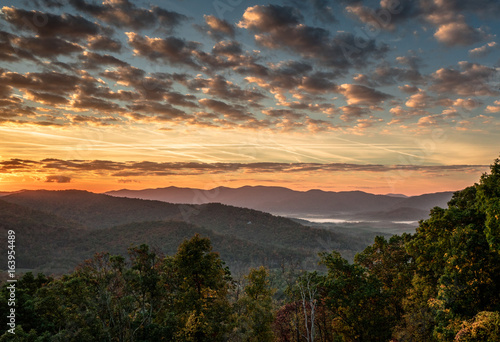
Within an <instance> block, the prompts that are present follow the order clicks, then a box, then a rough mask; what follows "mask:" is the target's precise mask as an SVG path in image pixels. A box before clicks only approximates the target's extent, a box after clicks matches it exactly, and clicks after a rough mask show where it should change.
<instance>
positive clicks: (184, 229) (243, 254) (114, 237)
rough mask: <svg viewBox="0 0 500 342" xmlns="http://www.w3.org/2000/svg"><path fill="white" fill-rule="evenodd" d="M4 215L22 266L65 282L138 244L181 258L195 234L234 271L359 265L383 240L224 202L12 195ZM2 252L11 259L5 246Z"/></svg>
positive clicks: (2, 205)
mask: <svg viewBox="0 0 500 342" xmlns="http://www.w3.org/2000/svg"><path fill="white" fill-rule="evenodd" d="M6 201H8V202H6ZM0 215H1V217H0V218H2V220H1V222H0V231H1V232H4V233H2V234H3V236H6V232H7V231H8V230H10V229H12V230H14V231H16V234H17V239H18V246H17V251H18V254H19V255H20V257H19V260H18V267H19V268H21V269H22V270H23V271H29V270H33V271H34V272H40V271H42V272H45V273H47V274H52V273H55V274H57V275H60V274H62V273H66V272H68V271H70V270H71V269H73V268H74V267H75V266H76V265H77V264H78V263H79V262H80V261H81V260H84V259H87V258H90V257H92V255H93V254H94V253H97V252H102V251H109V252H111V253H113V254H120V255H126V253H127V248H128V247H129V246H130V245H141V244H148V245H150V246H151V247H152V248H154V249H155V250H156V251H158V252H161V253H164V254H173V253H175V251H176V249H177V246H178V245H179V244H180V243H181V242H182V241H183V240H184V239H186V238H189V237H192V236H193V235H194V234H195V233H199V234H202V235H203V236H205V237H208V238H210V239H211V241H212V243H213V245H214V246H215V248H216V250H217V251H218V252H220V254H221V256H222V257H223V258H224V260H225V261H226V263H227V264H228V265H229V266H230V267H231V269H232V270H233V271H236V270H244V271H245V272H246V270H247V269H248V267H255V266H260V265H265V266H267V267H279V266H280V265H281V264H282V263H283V262H284V260H287V262H292V261H294V262H300V263H301V264H303V267H305V268H317V261H318V260H319V258H318V256H317V254H318V252H321V251H326V250H331V249H335V250H338V251H340V252H341V253H342V255H343V256H345V257H347V258H349V259H350V260H352V259H353V258H354V255H355V254H356V253H357V252H359V251H361V250H363V248H365V247H366V246H367V245H368V244H369V243H370V242H371V240H372V239H373V237H374V236H375V235H376V233H375V232H370V233H364V234H360V235H356V234H355V233H353V232H345V233H344V232H342V231H340V230H337V231H331V230H327V229H321V228H310V227H307V226H304V225H302V224H300V223H297V222H294V221H292V220H290V219H287V218H284V217H278V216H274V215H271V214H268V213H263V212H259V211H256V210H251V209H244V208H237V207H232V206H227V205H222V204H217V203H211V204H204V205H179V204H170V203H164V202H160V201H149V200H139V199H129V198H116V197H111V196H107V195H101V194H94V193H91V192H86V191H76V190H68V191H24V192H19V193H15V194H12V195H9V196H5V197H2V200H0ZM0 253H4V254H5V253H6V245H5V244H4V245H2V246H0ZM5 267H6V265H3V266H1V268H2V269H5ZM238 272H239V271H238Z"/></svg>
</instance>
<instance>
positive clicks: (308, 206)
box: [107, 186, 453, 219]
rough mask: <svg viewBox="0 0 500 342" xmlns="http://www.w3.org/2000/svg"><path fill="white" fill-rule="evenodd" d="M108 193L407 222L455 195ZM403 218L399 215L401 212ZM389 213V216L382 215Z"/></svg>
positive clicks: (247, 189)
mask: <svg viewBox="0 0 500 342" xmlns="http://www.w3.org/2000/svg"><path fill="white" fill-rule="evenodd" d="M107 194H109V195H111V196H115V197H130V198H141V199H154V200H159V201H166V202H171V203H186V204H203V203H213V202H217V203H222V204H227V205H233V206H238V207H244V208H249V209H255V210H261V211H265V212H269V213H273V214H278V215H285V216H287V215H290V216H295V217H300V216H301V215H322V216H327V217H332V216H335V217H339V218H341V217H345V218H348V217H353V216H355V215H359V214H364V216H369V215H368V214H371V213H376V214H377V215H375V216H379V217H384V216H385V217H391V218H395V219H403V217H407V216H412V217H417V216H416V215H417V213H422V211H423V212H425V215H423V217H417V219H423V218H425V217H426V216H427V213H428V212H429V210H430V209H431V208H433V207H434V206H441V207H446V203H447V202H448V201H449V200H450V199H451V196H452V194H453V193H452V192H442V193H435V194H426V195H421V196H413V197H406V196H401V195H397V196H396V195H392V194H389V195H373V194H369V193H366V192H362V191H343V192H333V191H322V190H309V191H294V190H291V189H287V188H282V187H265V186H254V187H252V186H244V187H241V188H235V189H233V188H226V187H218V188H214V189H211V190H200V189H190V188H176V187H168V188H158V189H145V190H126V189H123V190H118V191H110V192H108V193H107ZM400 208H407V209H408V210H409V211H410V212H412V214H411V215H410V214H409V212H408V210H406V211H405V210H400V212H401V213H402V216H397V215H396V214H395V213H397V212H398V211H397V209H400ZM384 212H387V214H385V215H384V214H382V213H384Z"/></svg>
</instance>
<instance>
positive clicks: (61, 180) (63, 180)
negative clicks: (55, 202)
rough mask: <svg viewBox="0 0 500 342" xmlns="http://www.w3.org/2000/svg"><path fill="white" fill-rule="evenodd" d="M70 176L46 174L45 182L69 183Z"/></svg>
mask: <svg viewBox="0 0 500 342" xmlns="http://www.w3.org/2000/svg"><path fill="white" fill-rule="evenodd" d="M70 182H71V177H67V176H47V178H46V179H45V183H70Z"/></svg>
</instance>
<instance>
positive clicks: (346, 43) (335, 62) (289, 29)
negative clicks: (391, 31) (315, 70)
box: [238, 5, 388, 68]
mask: <svg viewBox="0 0 500 342" xmlns="http://www.w3.org/2000/svg"><path fill="white" fill-rule="evenodd" d="M302 20H303V17H302V15H301V14H300V13H299V12H298V11H297V10H296V9H294V8H292V7H284V6H277V5H267V6H262V5H257V6H253V7H249V8H247V9H246V11H245V13H244V14H243V18H242V20H241V21H240V22H239V23H238V26H239V27H241V28H245V29H247V30H250V31H254V32H256V34H255V36H254V37H255V41H256V42H257V43H258V44H260V45H262V46H265V47H267V48H270V49H288V50H290V51H292V52H294V53H298V54H299V55H301V56H302V57H305V58H312V59H315V60H317V61H318V62H319V63H321V64H323V65H325V66H329V67H336V68H349V67H351V66H361V65H364V64H366V63H367V61H368V60H369V59H370V58H381V57H382V56H384V55H385V53H386V52H387V51H388V47H387V46H386V45H377V44H376V42H375V40H373V39H370V40H366V39H364V38H361V37H356V36H354V35H353V34H351V33H345V32H342V33H338V34H337V35H336V36H334V37H333V38H332V37H330V32H329V31H327V30H325V29H323V28H320V27H311V26H307V25H304V24H302V23H301V21H302Z"/></svg>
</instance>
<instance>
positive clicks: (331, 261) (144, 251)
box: [0, 159, 500, 342]
mask: <svg viewBox="0 0 500 342" xmlns="http://www.w3.org/2000/svg"><path fill="white" fill-rule="evenodd" d="M499 218H500V159H497V160H495V162H494V163H493V165H491V172H490V173H487V174H484V175H483V176H482V177H481V178H480V180H479V182H478V183H477V184H474V185H472V186H470V187H468V188H466V189H464V190H462V191H458V192H456V193H455V194H454V195H453V198H452V199H451V201H450V202H449V203H448V207H447V208H444V209H443V208H439V207H435V208H434V209H432V211H431V213H430V216H429V218H428V219H427V220H423V221H420V224H419V227H418V228H417V230H416V232H415V233H414V234H403V235H394V236H392V237H390V238H386V237H377V238H375V241H374V242H373V244H372V245H370V246H368V247H367V248H366V249H365V250H364V251H362V252H360V253H358V254H357V255H356V256H355V258H354V260H353V262H349V261H348V260H346V259H345V258H343V257H342V256H341V254H340V253H339V252H337V251H335V250H333V251H330V252H322V253H320V256H319V259H320V267H319V268H318V269H316V270H314V271H311V270H304V269H300V268H299V267H297V266H296V265H294V264H293V263H292V262H290V263H287V262H286V261H284V262H283V263H282V265H281V267H276V268H272V269H269V268H265V267H256V268H252V269H250V270H249V271H248V272H247V274H246V275H245V276H243V277H234V276H232V275H231V272H230V271H229V268H228V267H227V266H226V264H225V263H224V261H223V260H222V259H221V257H220V255H219V254H218V253H217V252H215V251H214V250H213V249H212V244H211V241H210V239H209V238H206V237H203V236H201V235H199V234H195V235H194V236H192V237H191V238H190V239H185V240H184V241H183V242H182V243H181V244H180V245H179V246H178V248H177V252H176V253H175V254H172V255H163V254H162V253H160V252H158V251H155V250H154V248H151V247H149V246H147V245H145V244H144V245H139V246H131V247H130V248H129V250H128V257H123V256H119V255H111V254H109V253H99V254H96V255H95V256H94V257H93V258H92V259H89V260H86V261H85V262H83V263H82V264H81V265H80V266H78V267H77V268H76V269H74V271H72V272H71V273H68V274H65V275H63V276H61V277H51V276H47V275H44V274H42V273H39V274H37V275H34V274H33V273H30V272H28V273H26V274H24V275H23V276H22V277H21V278H20V279H19V280H18V282H17V284H16V295H17V306H16V315H17V316H16V324H17V325H16V328H15V335H13V334H11V333H9V332H5V333H4V334H3V335H2V336H1V337H0V341H1V342H3V341H30V342H31V341H33V342H35V341H37V342H38V341H40V342H41V341H75V342H76V341H79V342H80V341H151V342H152V341H197V342H202V341H207V342H208V341H255V342H257V341H259V342H265V341H280V342H292V341H293V342H299V341H307V342H313V341H324V342H337V341H338V342H341V341H345V342H365V341H367V342H370V341H373V342H378V341H380V342H382V341H383V342H388V341H399V342H402V341H412V342H429V341H430V342H432V341H450V342H451V341H460V342H472V341H477V342H480V341H481V342H485V341H486V342H487V341H500V220H499ZM7 286H8V284H7V283H5V284H3V286H2V289H1V292H2V293H1V295H0V308H1V309H0V310H1V312H2V313H6V312H8V303H7V298H8V291H9V290H8V288H7ZM7 320H8V318H7V317H6V315H5V314H2V317H1V321H2V322H1V325H2V327H4V329H5V328H6V327H8V325H7Z"/></svg>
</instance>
